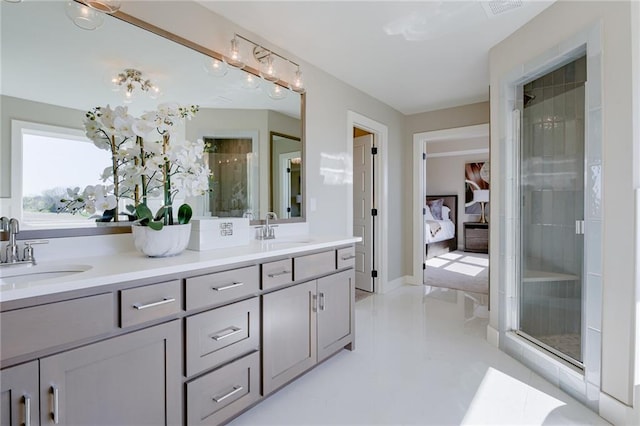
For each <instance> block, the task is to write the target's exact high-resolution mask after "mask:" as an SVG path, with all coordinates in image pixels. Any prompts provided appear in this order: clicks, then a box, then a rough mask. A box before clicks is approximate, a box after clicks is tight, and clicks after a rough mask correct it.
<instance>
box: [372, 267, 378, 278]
mask: <svg viewBox="0 0 640 426" xmlns="http://www.w3.org/2000/svg"><path fill="white" fill-rule="evenodd" d="M371 278H378V271H376V270H375V269H374V270H372V271H371Z"/></svg>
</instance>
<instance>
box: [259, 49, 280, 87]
mask: <svg viewBox="0 0 640 426" xmlns="http://www.w3.org/2000/svg"><path fill="white" fill-rule="evenodd" d="M261 75H262V78H264V79H265V80H267V81H278V80H279V79H278V76H277V75H276V67H275V66H274V65H273V56H272V55H271V53H269V55H268V56H267V59H266V60H265V63H264V64H263V66H262V72H261Z"/></svg>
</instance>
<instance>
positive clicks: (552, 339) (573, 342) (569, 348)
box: [538, 334, 582, 360]
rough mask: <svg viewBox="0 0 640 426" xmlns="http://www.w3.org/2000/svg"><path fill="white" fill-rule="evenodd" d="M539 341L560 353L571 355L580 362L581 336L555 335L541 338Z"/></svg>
mask: <svg viewBox="0 0 640 426" xmlns="http://www.w3.org/2000/svg"><path fill="white" fill-rule="evenodd" d="M538 340H540V341H541V342H542V343H545V344H547V345H549V346H551V347H552V348H554V349H557V350H559V351H560V352H562V353H564V354H567V355H569V356H570V357H571V358H573V359H575V360H580V359H582V357H581V356H580V335H579V334H555V335H552V336H539V337H538Z"/></svg>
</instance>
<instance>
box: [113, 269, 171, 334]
mask: <svg viewBox="0 0 640 426" xmlns="http://www.w3.org/2000/svg"><path fill="white" fill-rule="evenodd" d="M181 306H182V298H181V296H180V281H179V280H175V281H169V282H166V283H160V284H153V285H148V286H144V287H138V288H131V289H128V290H122V291H121V292H120V326H121V327H129V326H131V325H135V324H140V323H143V322H147V321H151V320H154V319H158V318H162V317H166V316H169V315H173V314H175V313H178V312H180V307H181Z"/></svg>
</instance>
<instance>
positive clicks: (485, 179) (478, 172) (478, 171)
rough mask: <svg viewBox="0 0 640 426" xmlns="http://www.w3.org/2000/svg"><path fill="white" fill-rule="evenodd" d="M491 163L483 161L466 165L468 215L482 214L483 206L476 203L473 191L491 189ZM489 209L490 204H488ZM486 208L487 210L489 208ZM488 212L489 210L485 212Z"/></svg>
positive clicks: (465, 193)
mask: <svg viewBox="0 0 640 426" xmlns="http://www.w3.org/2000/svg"><path fill="white" fill-rule="evenodd" d="M489 175H490V169H489V162H488V161H481V162H476V163H466V164H465V165H464V212H465V213H466V214H478V215H479V214H481V213H482V206H481V205H480V203H479V202H477V201H474V199H473V191H477V190H482V189H485V190H488V189H489V180H490V178H489ZM487 207H488V203H487ZM487 207H485V209H486V208H487ZM485 212H488V210H485Z"/></svg>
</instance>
